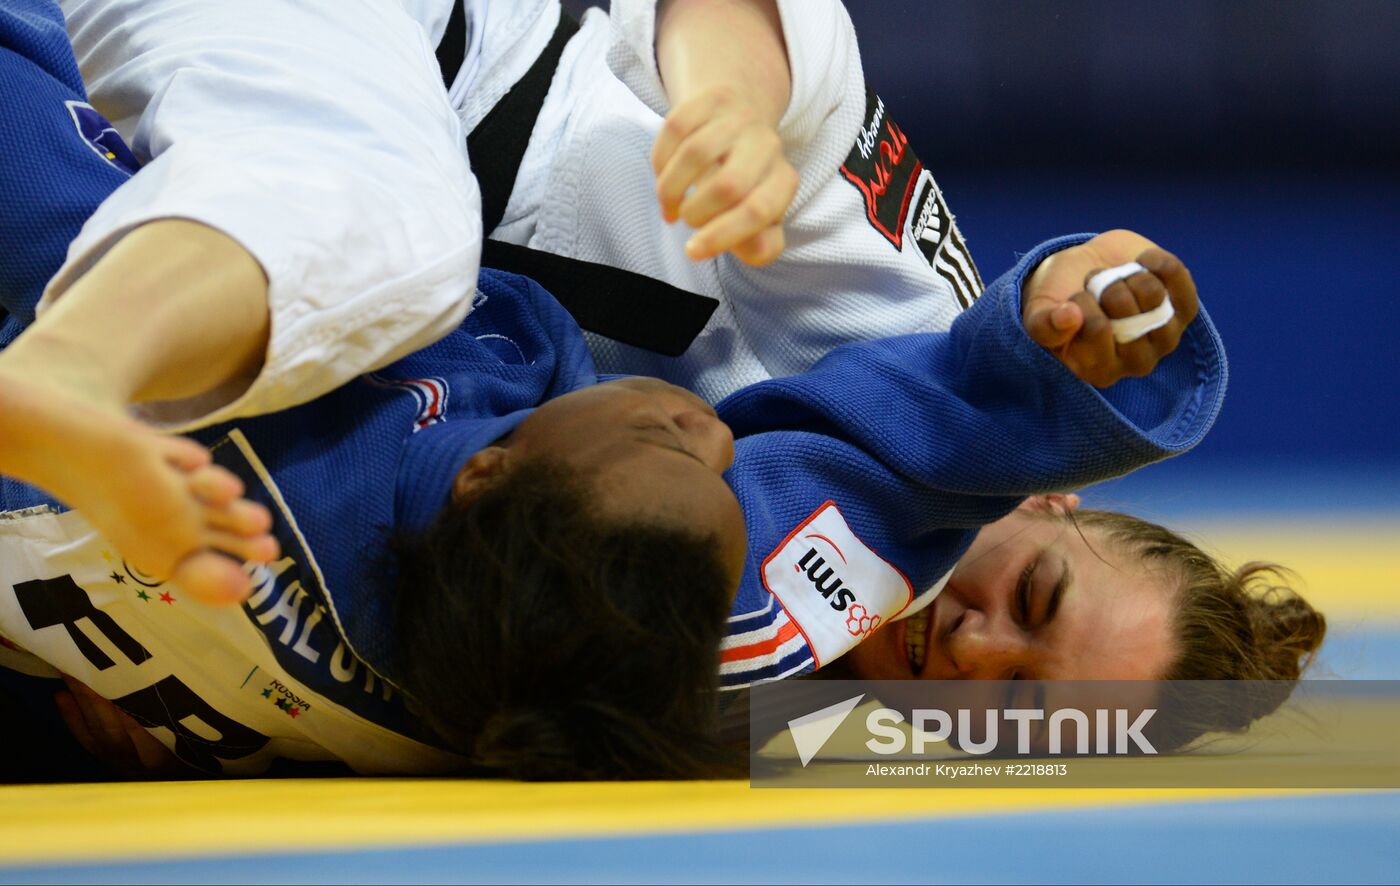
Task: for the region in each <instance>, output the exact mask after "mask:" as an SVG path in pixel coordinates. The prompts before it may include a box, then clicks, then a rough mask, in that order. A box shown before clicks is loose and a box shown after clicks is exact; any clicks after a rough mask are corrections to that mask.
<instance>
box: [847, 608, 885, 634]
mask: <svg viewBox="0 0 1400 886" xmlns="http://www.w3.org/2000/svg"><path fill="white" fill-rule="evenodd" d="M879 626H880V616H878V615H871V614H870V611H869V610H867V609H866V608H865V607H864V606H862V605H861V604H859V603H857V604H855V605H854V606H852V607H851V608H850V609H849V610H847V611H846V631H847V632H848V633H849V634H850V635H851V636H852V637H864V636H865V635H866V634H869V633H870V632H872V631H874V630H875V629H876V628H878V627H879Z"/></svg>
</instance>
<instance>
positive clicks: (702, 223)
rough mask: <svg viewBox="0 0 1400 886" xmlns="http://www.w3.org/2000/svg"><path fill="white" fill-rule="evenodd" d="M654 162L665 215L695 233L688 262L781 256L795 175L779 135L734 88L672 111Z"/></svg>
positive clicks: (764, 261)
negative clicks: (731, 256) (729, 255)
mask: <svg viewBox="0 0 1400 886" xmlns="http://www.w3.org/2000/svg"><path fill="white" fill-rule="evenodd" d="M651 165H652V169H653V170H655V172H656V197H657V200H658V201H659V202H660V203H661V215H662V217H663V218H665V219H666V221H667V223H673V222H675V221H676V220H677V219H679V220H681V221H684V222H685V223H686V224H688V225H690V226H691V227H692V228H694V229H695V230H696V233H695V234H694V236H692V237H691V238H690V240H689V241H688V242H687V243H686V246H685V252H686V255H688V256H689V257H690V258H691V259H693V260H695V261H702V260H704V259H708V258H714V257H715V256H717V255H719V254H720V253H722V252H732V253H734V255H735V257H737V258H738V259H740V260H741V261H744V262H747V263H748V264H751V265H765V264H768V263H769V262H771V261H773V260H774V259H776V258H777V257H778V255H779V254H780V253H781V252H782V251H783V245H784V240H783V216H784V215H785V214H786V213H787V208H788V205H789V204H790V203H792V198H793V195H794V194H796V193H797V170H795V169H793V168H792V164H790V163H789V162H788V161H787V158H786V157H785V156H784V155H783V144H782V141H781V140H780V139H779V138H778V133H777V131H776V130H775V129H774V128H773V127H772V126H771V125H769V124H768V123H767V122H765V121H764V120H763V118H762V116H761V115H760V114H759V112H758V111H757V110H756V109H755V108H754V107H753V106H752V105H750V104H749V103H748V102H746V101H745V100H744V99H743V98H741V97H740V95H739V94H738V93H737V92H736V91H734V90H732V89H728V88H715V89H710V90H707V91H705V92H702V93H700V94H698V95H696V96H694V97H693V98H690V99H688V100H686V101H684V102H682V103H680V104H678V105H677V106H676V107H675V108H673V109H672V110H671V113H670V114H669V115H668V116H667V117H666V122H665V123H664V124H663V125H662V127H661V134H660V135H659V136H657V139H656V144H655V145H654V146H653V148H652V152H651Z"/></svg>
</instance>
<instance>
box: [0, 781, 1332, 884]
mask: <svg viewBox="0 0 1400 886" xmlns="http://www.w3.org/2000/svg"><path fill="white" fill-rule="evenodd" d="M1304 793H1317V792H1307V791H1291V792H1289V791H1222V790H1129V789H1113V790H1054V789H1041V790H1027V789H1020V790H1017V789H998V790H975V789H948V790H755V789H751V788H749V786H748V784H747V782H709V783H636V784H608V783H600V784H519V783H512V782H491V781H429V780H377V779H376V780H370V779H363V780H356V779H344V780H339V779H337V780H277V781H274V780H263V781H258V780H253V781H230V782H187V783H179V782H174V783H150V784H121V785H57V786H14V787H7V788H0V822H3V823H4V824H3V828H0V864H5V865H17V864H47V865H54V864H73V863H81V862H94V861H100V860H135V859H142V858H153V857H190V856H198V855H213V854H233V853H249V852H255V853H270V852H312V851H319V850H344V849H355V848H361V849H368V848H380V847H385V846H415V845H418V846H422V845H440V844H444V843H471V842H475V843H480V842H498V841H507V840H511V841H514V840H538V839H562V838H570V837H597V836H622V835H636V834H668V833H686V832H702V831H717V830H732V829H739V828H754V827H778V826H791V825H811V826H819V825H832V824H838V823H840V822H856V821H863V822H869V821H878V820H908V819H911V818H931V817H954V816H956V817H966V816H969V815H988V814H995V813H1012V812H1029V811H1040V810H1048V809H1071V808H1083V807H1089V806H1103V805H1141V804H1148V803H1162V802H1182V801H1188V800H1195V801H1200V800H1227V799H1242V798H1248V797H1262V796H1278V795H1282V794H1295V795H1296V794H1304Z"/></svg>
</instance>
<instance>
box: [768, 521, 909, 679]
mask: <svg viewBox="0 0 1400 886" xmlns="http://www.w3.org/2000/svg"><path fill="white" fill-rule="evenodd" d="M762 574H763V586H764V587H765V588H766V589H767V590H768V592H769V593H770V594H772V595H773V596H774V597H776V598H777V600H778V602H779V603H781V604H782V606H783V609H785V610H787V614H788V617H789V618H791V619H792V621H793V623H794V624H796V625H797V629H798V630H799V631H801V632H802V636H803V637H804V638H805V639H806V641H807V645H808V647H810V649H811V650H812V657H813V658H814V659H816V664H817V667H821V666H822V665H823V663H825V662H829V661H833V660H835V659H837V658H839V657H840V656H841V655H843V654H844V653H845V652H847V651H848V650H849V649H850V648H851V647H852V646H855V645H856V644H857V643H859V642H860V641H861V640H863V639H865V638H866V637H867V636H869V635H870V634H871V633H873V632H874V631H876V630H877V629H879V628H880V626H881V625H883V624H885V623H886V622H888V621H889V620H890V619H892V618H894V617H895V616H897V615H899V614H900V613H901V612H903V611H904V608H905V607H906V606H908V605H909V603H910V601H912V600H913V599H914V588H913V585H911V584H910V583H909V580H908V579H907V578H905V577H904V574H903V573H902V572H900V571H899V570H898V569H896V568H895V567H894V566H893V565H891V564H890V563H888V562H886V561H885V560H883V559H881V557H880V555H879V554H877V553H875V551H874V550H872V549H871V548H870V547H869V546H868V545H866V544H865V543H864V542H863V541H861V540H860V539H859V538H858V537H856V534H855V533H854V532H853V531H852V530H851V527H850V525H849V524H847V523H846V518H845V517H844V516H842V514H841V510H840V508H838V507H837V506H836V503H835V502H831V501H828V502H826V503H825V504H823V505H822V506H821V507H819V508H817V509H816V511H814V512H813V513H812V515H811V516H810V517H808V518H807V519H806V520H804V521H802V523H801V524H799V525H798V527H797V528H796V529H794V530H793V531H792V532H791V533H789V535H788V537H787V538H785V539H783V542H782V544H780V545H778V547H777V549H776V550H774V551H773V553H771V554H769V555H768V558H767V559H765V560H764V561H763V568H762Z"/></svg>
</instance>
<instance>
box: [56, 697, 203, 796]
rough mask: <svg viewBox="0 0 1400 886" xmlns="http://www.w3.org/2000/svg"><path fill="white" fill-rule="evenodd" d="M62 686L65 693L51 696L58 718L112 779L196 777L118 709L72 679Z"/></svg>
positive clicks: (158, 741)
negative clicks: (114, 777)
mask: <svg viewBox="0 0 1400 886" xmlns="http://www.w3.org/2000/svg"><path fill="white" fill-rule="evenodd" d="M63 682H64V684H65V685H66V686H67V689H60V690H59V691H58V693H57V694H56V695H55V696H54V704H56V705H57V706H58V714H59V716H60V717H61V718H62V719H63V723H64V725H65V726H67V727H68V731H69V732H71V733H72V734H73V738H74V739H76V740H77V742H78V744H80V745H82V748H83V750H85V751H87V752H88V753H89V754H91V755H92V756H93V757H95V758H96V759H97V761H98V762H100V763H102V764H103V765H105V766H106V767H107V768H108V769H109V770H110V771H111V773H112V774H113V775H115V776H117V777H118V778H124V779H177V778H190V777H192V776H194V775H196V774H197V773H196V772H195V771H194V770H193V769H190V768H189V767H188V766H186V765H185V764H184V763H181V762H180V760H179V758H178V757H176V756H175V755H174V754H172V753H171V752H170V750H169V749H168V748H166V746H165V745H163V744H161V742H160V739H158V738H156V737H155V736H154V735H151V733H149V732H147V731H146V729H145V727H143V726H142V725H141V724H140V723H137V722H136V721H135V720H133V719H132V718H131V715H129V714H127V713H126V712H125V711H123V710H122V709H121V708H119V707H117V706H116V705H114V704H112V703H111V702H110V701H108V700H107V699H105V698H103V697H102V696H100V695H98V694H97V693H96V692H94V691H92V690H91V689H89V688H88V687H87V686H86V685H85V684H83V683H81V682H79V681H77V680H75V679H73V678H72V677H69V676H67V675H65V676H64V677H63Z"/></svg>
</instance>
